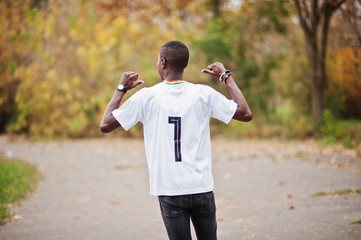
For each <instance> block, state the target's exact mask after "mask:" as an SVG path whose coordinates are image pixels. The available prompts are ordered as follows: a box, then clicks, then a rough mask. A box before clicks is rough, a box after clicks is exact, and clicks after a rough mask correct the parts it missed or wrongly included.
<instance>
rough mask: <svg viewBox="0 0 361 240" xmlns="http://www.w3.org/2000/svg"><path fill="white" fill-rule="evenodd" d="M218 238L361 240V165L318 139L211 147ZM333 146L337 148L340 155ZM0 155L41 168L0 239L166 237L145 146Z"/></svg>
mask: <svg viewBox="0 0 361 240" xmlns="http://www.w3.org/2000/svg"><path fill="white" fill-rule="evenodd" d="M212 146H213V148H212V152H213V158H214V164H213V169H214V177H215V195H216V202H217V207H218V211H217V219H218V229H219V230H218V235H219V239H220V240H233V239H241V240H246V239H252V240H261V239H262V240H264V239H270V240H285V239H291V240H298V239H299V240H310V239H320V240H321V239H325V240H333V239H335V240H336V239H337V240H339V239H342V240H349V239H350V240H351V239H355V240H356V239H361V225H360V224H354V225H350V224H349V223H350V222H353V221H355V220H359V219H361V194H358V195H356V194H355V195H344V196H339V195H330V196H322V197H313V196H311V195H312V194H314V193H317V192H320V191H325V192H332V191H336V190H341V189H346V188H351V189H361V175H360V173H361V171H360V169H361V167H360V166H361V160H360V159H359V158H358V157H357V156H356V155H355V153H353V152H352V151H345V150H337V148H332V149H331V150H330V149H328V148H322V149H321V148H320V147H319V146H318V144H317V142H313V141H305V142H291V143H287V142H278V141H272V140H268V141H251V140H241V141H225V140H223V139H216V140H214V141H213V143H212ZM335 149H336V150H335ZM0 154H3V155H7V156H13V157H14V158H21V159H24V160H27V161H29V162H32V163H35V164H36V165H38V167H39V169H40V171H41V172H42V173H43V174H44V180H43V181H41V182H40V184H39V186H38V189H37V190H36V192H35V193H34V194H33V195H32V196H31V197H29V199H27V200H25V201H23V202H22V204H21V206H14V207H13V211H14V213H15V217H14V219H13V220H12V221H11V222H9V223H7V224H6V225H5V226H2V227H0V239H1V240H33V239H34V240H52V239H54V240H69V239H71V240H74V239H79V240H86V239H94V240H98V239H101V240H103V239H104V240H113V239H114V240H115V239H117V240H118V239H124V240H128V239H136V240H138V239H166V233H165V229H164V227H163V222H162V220H161V216H160V211H159V206H158V201H157V198H155V197H152V196H149V185H148V173H147V166H146V160H145V156H144V146H143V141H141V140H128V139H95V140H81V141H64V142H47V143H29V142H22V141H17V142H9V141H8V139H7V138H6V137H0Z"/></svg>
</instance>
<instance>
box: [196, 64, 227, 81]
mask: <svg viewBox="0 0 361 240" xmlns="http://www.w3.org/2000/svg"><path fill="white" fill-rule="evenodd" d="M225 71H226V68H225V67H224V66H223V64H222V63H221V62H215V63H212V64H211V65H208V66H207V69H202V73H208V74H210V75H211V76H212V77H215V78H217V79H219V77H220V76H221V74H222V73H224V72H225Z"/></svg>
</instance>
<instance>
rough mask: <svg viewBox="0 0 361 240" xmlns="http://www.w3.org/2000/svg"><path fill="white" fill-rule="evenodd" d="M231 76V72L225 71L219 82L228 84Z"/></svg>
mask: <svg viewBox="0 0 361 240" xmlns="http://www.w3.org/2000/svg"><path fill="white" fill-rule="evenodd" d="M223 76H225V78H224V79H223ZM230 76H232V73H231V71H229V70H226V71H224V72H223V73H222V74H221V76H219V81H221V82H223V83H224V84H226V81H227V79H228V78H229V77H230Z"/></svg>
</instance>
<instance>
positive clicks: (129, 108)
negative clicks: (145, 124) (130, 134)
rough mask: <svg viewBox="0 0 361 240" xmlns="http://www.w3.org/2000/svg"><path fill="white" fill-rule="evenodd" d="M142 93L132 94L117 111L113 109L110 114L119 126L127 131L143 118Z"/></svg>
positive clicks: (140, 91)
mask: <svg viewBox="0 0 361 240" xmlns="http://www.w3.org/2000/svg"><path fill="white" fill-rule="evenodd" d="M143 92H144V91H142V89H141V90H139V91H138V92H136V93H135V94H133V95H132V96H131V97H130V98H129V99H128V100H127V101H125V102H124V103H123V104H122V105H121V106H120V107H119V108H118V109H115V110H114V111H113V112H112V114H113V116H114V118H115V119H116V120H117V121H118V122H119V124H120V125H121V126H122V127H123V128H124V130H125V131H128V130H129V128H131V127H133V126H134V125H135V124H137V123H138V122H141V121H142V118H143V101H144V97H142V96H143V94H142V93H143Z"/></svg>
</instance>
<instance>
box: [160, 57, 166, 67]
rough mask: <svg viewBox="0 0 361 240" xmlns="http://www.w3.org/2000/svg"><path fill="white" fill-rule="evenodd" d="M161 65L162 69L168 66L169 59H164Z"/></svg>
mask: <svg viewBox="0 0 361 240" xmlns="http://www.w3.org/2000/svg"><path fill="white" fill-rule="evenodd" d="M160 65H161V66H162V68H165V67H166V66H167V59H165V58H164V57H163V58H162V59H161V60H160Z"/></svg>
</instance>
